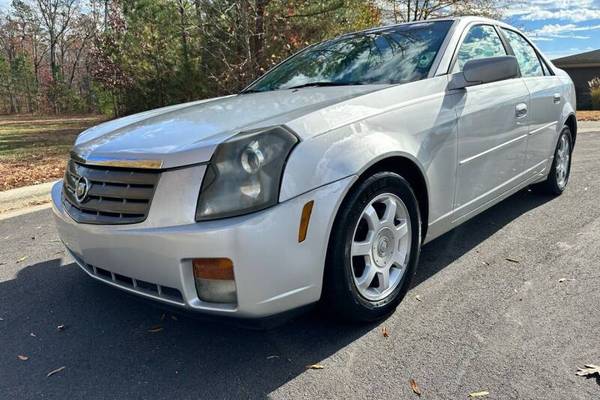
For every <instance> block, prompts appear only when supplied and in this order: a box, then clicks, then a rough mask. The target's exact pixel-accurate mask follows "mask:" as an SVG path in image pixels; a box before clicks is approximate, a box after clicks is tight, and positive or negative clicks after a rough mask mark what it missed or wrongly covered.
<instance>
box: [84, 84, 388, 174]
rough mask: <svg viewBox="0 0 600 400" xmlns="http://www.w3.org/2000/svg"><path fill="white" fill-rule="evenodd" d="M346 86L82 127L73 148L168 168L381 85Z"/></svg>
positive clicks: (221, 101) (184, 107) (234, 99)
mask: <svg viewBox="0 0 600 400" xmlns="http://www.w3.org/2000/svg"><path fill="white" fill-rule="evenodd" d="M381 88H382V86H381V85H377V86H370V85H369V86H343V87H319V88H304V89H299V90H278V91H272V92H263V93H248V94H243V95H234V96H227V97H221V98H216V99H210V100H202V101H197V102H192V103H186V104H180V105H176V106H171V107H165V108H161V109H157V110H152V111H147V112H144V113H140V114H135V115H131V116H129V117H125V118H120V119H116V120H114V121H109V122H106V123H103V124H101V125H98V126H96V127H93V128H91V129H88V130H87V131H85V132H83V133H82V134H81V135H80V136H79V138H78V139H77V141H76V144H75V147H74V149H73V151H74V153H75V154H77V155H78V156H79V157H81V158H83V159H85V160H88V161H90V162H93V161H94V160H97V161H100V160H161V161H162V162H163V164H162V166H163V167H164V168H171V167H177V166H182V165H189V164H194V163H200V162H206V161H208V160H209V159H210V157H211V155H212V153H213V151H214V149H215V147H216V146H217V145H218V144H219V143H221V142H222V141H223V140H225V139H227V138H229V137H230V136H232V135H235V134H236V133H238V132H240V131H244V130H249V129H255V128H261V127H268V126H273V125H279V124H285V123H286V122H289V121H291V120H293V119H295V118H298V117H300V116H302V115H305V114H307V113H310V112H312V111H315V110H318V109H321V108H323V107H326V106H329V105H332V104H335V103H337V102H340V101H343V100H346V99H350V98H352V97H355V96H358V95H361V94H364V93H367V92H371V91H374V90H377V89H381Z"/></svg>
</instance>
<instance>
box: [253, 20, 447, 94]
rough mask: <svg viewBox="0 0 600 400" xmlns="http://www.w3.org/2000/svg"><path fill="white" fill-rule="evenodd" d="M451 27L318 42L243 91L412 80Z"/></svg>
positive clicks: (405, 28) (426, 25)
mask: <svg viewBox="0 0 600 400" xmlns="http://www.w3.org/2000/svg"><path fill="white" fill-rule="evenodd" d="M451 25H452V21H436V22H423V23H417V24H407V25H398V26H394V27H390V28H383V29H378V30H375V31H367V32H359V33H353V34H350V35H345V36H342V37H340V38H337V39H333V40H329V41H326V42H323V43H319V44H317V45H315V46H312V47H309V48H307V49H306V50H304V51H302V52H300V53H298V54H297V55H295V56H293V57H292V58H290V59H289V60H287V61H285V62H283V63H282V64H280V65H278V66H277V67H275V68H274V69H272V70H271V71H269V72H268V73H267V74H266V75H264V76H263V77H262V78H260V79H259V80H258V81H257V82H255V83H254V84H253V85H251V86H250V87H248V88H247V89H246V90H245V92H264V91H269V90H278V89H291V88H297V87H306V86H337V85H340V86H341V85H366V84H397V83H406V82H412V81H417V80H420V79H423V78H425V77H427V74H428V73H429V70H430V68H431V65H432V64H433V60H434V59H435V57H436V55H437V53H438V51H439V49H440V46H441V45H442V42H443V41H444V38H445V37H446V34H447V33H448V30H449V29H450V26H451Z"/></svg>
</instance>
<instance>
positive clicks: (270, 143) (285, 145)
mask: <svg viewBox="0 0 600 400" xmlns="http://www.w3.org/2000/svg"><path fill="white" fill-rule="evenodd" d="M296 143H298V138H297V137H296V136H295V135H294V134H293V133H292V132H290V131H289V130H287V129H286V128H284V127H281V126H276V127H272V128H266V129H260V130H255V131H250V132H242V133H240V134H238V135H236V136H234V137H232V138H231V139H229V140H228V141H226V142H224V143H222V144H220V145H219V146H218V147H217V149H216V150H215V153H214V154H213V156H212V158H211V161H210V164H209V165H208V167H207V169H206V173H205V175H204V180H203V181H202V188H201V189H200V195H199V197H198V206H197V208H196V221H202V220H208V219H217V218H225V217H232V216H235V215H242V214H247V213H250V212H253V211H258V210H262V209H264V208H267V207H270V206H272V205H274V204H276V203H277V199H278V198H279V186H280V183H281V175H282V174H283V168H284V166H285V162H286V160H287V158H288V155H289V154H290V151H291V150H292V148H293V147H294V146H295V145H296Z"/></svg>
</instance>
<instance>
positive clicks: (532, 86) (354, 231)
mask: <svg viewBox="0 0 600 400" xmlns="http://www.w3.org/2000/svg"><path fill="white" fill-rule="evenodd" d="M576 124H577V122H576V119H575V93H574V88H573V84H572V82H571V80H570V79H569V77H568V76H567V75H566V74H565V73H564V72H563V71H561V70H560V69H557V68H556V67H555V66H554V65H552V63H551V62H550V60H548V59H547V58H546V57H545V56H544V55H543V54H542V53H541V52H540V51H539V50H538V49H537V48H536V47H535V46H534V45H533V44H532V43H531V41H530V40H528V39H527V38H526V37H524V36H523V34H522V33H520V32H519V31H518V30H516V29H515V28H512V27H510V26H508V25H505V24H503V23H500V22H496V21H493V20H487V19H481V18H474V17H466V18H457V19H440V20H433V21H426V22H418V23H410V24H401V25H396V26H390V27H384V28H377V29H371V30H367V31H363V32H358V33H351V34H347V35H344V36H341V37H338V38H335V39H333V40H329V41H325V42H323V43H319V44H316V45H313V46H310V47H308V48H306V49H304V50H303V51H301V52H299V53H298V54H296V55H294V56H292V57H291V58H289V59H287V60H285V61H284V62H282V63H281V64H279V65H278V66H276V67H275V68H273V69H272V70H271V71H269V72H268V73H267V74H265V75H264V76H263V77H261V78H260V79H258V80H257V81H255V82H254V83H253V84H251V85H250V86H249V87H248V88H247V89H245V90H244V91H242V92H241V93H239V94H237V95H232V96H226V97H221V98H216V99H210V100H203V101H197V102H193V103H188V104H182V105H176V106H172V107H166V108H162V109H158V110H153V111H148V112H144V113H141V114H137V115H133V116H129V117H126V118H121V119H117V120H114V121H110V122H106V123H104V124H101V125H99V126H96V127H94V128H91V129H89V130H87V131H85V132H83V133H82V134H81V135H80V136H79V137H78V139H77V141H76V143H75V145H74V148H73V151H72V155H71V159H70V161H69V163H68V167H67V171H66V174H65V179H64V181H63V182H61V183H57V184H56V185H55V186H54V188H53V191H52V197H53V203H54V213H55V215H56V221H57V226H58V231H59V233H60V237H61V238H62V240H63V241H64V244H65V245H66V247H67V248H68V249H69V251H70V253H71V254H72V255H73V257H74V259H75V260H76V262H77V263H78V264H79V266H81V268H82V269H83V270H84V271H86V272H87V273H88V274H89V275H90V276H91V277H93V278H96V279H98V280H101V281H103V282H106V283H108V284H110V285H113V286H116V287H118V288H121V289H123V290H125V291H128V292H132V293H136V294H139V295H141V296H144V297H146V298H150V299H154V300H156V301H157V302H162V303H163V304H168V305H171V306H175V307H180V308H181V309H187V310H192V311H197V312H202V313H208V314H213V315H222V316H235V317H240V318H266V317H270V316H275V315H279V314H281V313H284V312H287V311H292V310H297V309H300V308H303V306H306V305H309V304H313V303H316V302H318V301H321V303H322V304H323V306H324V307H326V308H328V309H329V310H332V311H333V312H334V313H335V315H338V316H342V317H345V318H350V319H354V320H360V321H366V320H374V319H377V318H381V317H384V316H386V315H387V314H389V313H391V312H393V310H394V309H395V307H396V306H397V305H398V303H399V302H400V301H401V299H402V298H403V296H404V295H405V294H406V292H407V290H408V288H409V285H410V282H411V278H412V277H413V275H414V273H415V270H416V268H418V258H419V251H420V247H421V245H422V244H424V243H426V242H428V241H430V240H432V239H434V238H436V237H438V236H440V235H441V234H443V233H444V232H447V231H449V230H450V229H452V228H454V227H456V226H457V225H459V224H461V223H462V222H464V221H466V220H467V219H469V218H471V217H473V216H475V215H477V214H478V213H480V212H482V211H483V210H485V209H486V208H488V207H490V206H492V205H493V204H495V203H498V202H499V201H501V200H502V199H505V198H507V197H509V196H510V195H511V194H513V193H515V192H516V191H518V190H520V189H523V188H525V187H526V186H529V185H534V187H535V188H536V189H538V190H540V191H545V192H546V193H550V194H554V195H559V194H560V193H561V192H562V191H563V190H564V189H565V187H566V185H567V182H568V180H569V170H570V162H571V152H572V149H573V146H574V144H575V138H576V134H577V125H576Z"/></svg>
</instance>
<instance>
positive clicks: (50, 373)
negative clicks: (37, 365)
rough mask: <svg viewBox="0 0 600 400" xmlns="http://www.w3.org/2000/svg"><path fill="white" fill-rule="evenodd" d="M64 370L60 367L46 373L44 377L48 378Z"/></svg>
mask: <svg viewBox="0 0 600 400" xmlns="http://www.w3.org/2000/svg"><path fill="white" fill-rule="evenodd" d="M65 368H66V367H60V368H56V369H53V370H52V371H50V372H48V374H47V375H46V378H48V377H50V376H52V375H54V374H58V373H59V372H60V371H62V370H63V369H65Z"/></svg>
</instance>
